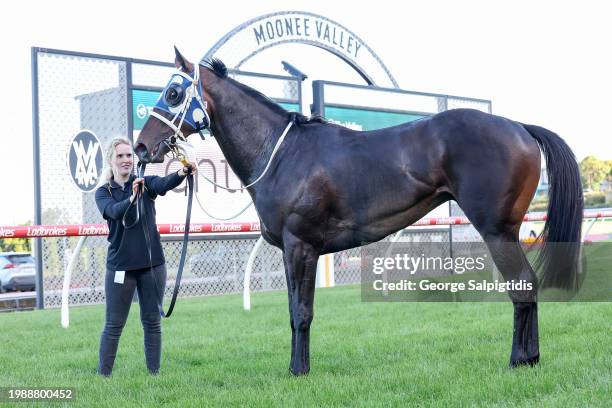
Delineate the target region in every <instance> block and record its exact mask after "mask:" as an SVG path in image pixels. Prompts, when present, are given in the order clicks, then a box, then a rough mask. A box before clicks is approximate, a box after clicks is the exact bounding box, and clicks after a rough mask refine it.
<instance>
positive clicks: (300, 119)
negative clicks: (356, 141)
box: [200, 58, 328, 126]
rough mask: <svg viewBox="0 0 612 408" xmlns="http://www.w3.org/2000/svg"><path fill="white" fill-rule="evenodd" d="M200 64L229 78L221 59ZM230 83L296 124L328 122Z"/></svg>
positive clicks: (253, 90)
mask: <svg viewBox="0 0 612 408" xmlns="http://www.w3.org/2000/svg"><path fill="white" fill-rule="evenodd" d="M200 65H202V66H203V67H206V68H208V69H210V70H211V71H213V72H214V73H215V74H216V75H217V76H218V77H219V78H229V77H228V69H227V67H226V66H225V64H224V63H223V61H221V60H220V59H218V58H210V59H208V58H207V59H202V60H201V61H200ZM230 79H231V78H230ZM232 83H233V84H235V85H236V86H238V87H239V88H240V89H241V90H242V91H243V92H244V93H246V94H247V95H250V96H252V97H254V98H255V99H258V100H260V101H261V102H262V103H264V104H266V105H268V106H269V107H270V108H271V109H272V110H274V111H275V112H276V113H278V114H281V115H289V119H290V120H291V121H292V122H293V124H294V125H296V126H302V125H308V124H311V123H328V122H327V120H325V119H324V118H323V117H321V116H311V117H306V116H304V115H302V114H301V113H298V112H288V111H286V110H285V109H283V107H282V106H280V105H279V104H278V103H276V102H274V101H273V100H272V99H270V98H269V97H268V96H266V95H264V94H263V93H261V92H259V91H258V90H256V89H253V88H251V87H250V86H247V85H245V84H243V83H240V82H238V81H236V80H232Z"/></svg>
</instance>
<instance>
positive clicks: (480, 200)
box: [135, 50, 583, 375]
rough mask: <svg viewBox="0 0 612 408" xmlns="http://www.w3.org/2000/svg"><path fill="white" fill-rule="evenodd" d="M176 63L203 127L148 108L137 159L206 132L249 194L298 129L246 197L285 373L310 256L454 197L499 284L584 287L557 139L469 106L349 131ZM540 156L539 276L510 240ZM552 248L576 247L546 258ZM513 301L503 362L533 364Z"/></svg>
mask: <svg viewBox="0 0 612 408" xmlns="http://www.w3.org/2000/svg"><path fill="white" fill-rule="evenodd" d="M175 62H176V67H177V68H178V69H179V70H180V71H181V72H182V73H189V75H188V76H186V77H189V78H191V77H193V78H197V80H195V79H194V84H195V83H196V82H197V86H195V85H194V87H193V89H196V88H199V87H201V88H200V89H201V90H202V93H203V94H202V99H203V102H204V109H205V110H206V113H207V117H206V121H204V119H203V116H204V115H202V113H201V112H200V113H199V114H198V115H194V118H195V119H194V120H196V121H197V119H201V120H202V121H201V122H197V125H194V124H193V121H191V122H190V121H189V120H185V121H181V122H180V125H179V126H174V128H173V127H172V126H169V125H168V123H170V122H172V121H173V119H176V116H175V117H174V118H173V114H172V112H174V111H172V112H169V111H164V110H162V109H154V111H155V112H156V113H157V117H155V118H154V117H151V118H149V120H148V121H147V123H146V124H145V126H144V128H143V129H142V131H141V133H140V136H139V137H138V140H137V141H136V147H135V151H136V153H137V154H138V156H139V158H140V160H141V161H143V162H161V161H163V158H164V154H165V153H167V152H168V151H169V149H170V148H172V144H171V143H170V142H171V141H172V138H173V137H175V136H176V134H177V132H176V131H177V130H180V131H181V132H183V133H185V134H191V133H193V132H194V131H196V130H199V129H196V127H198V128H199V127H200V125H201V126H206V127H208V125H209V127H210V131H211V134H212V135H214V136H215V137H216V139H217V142H218V143H219V146H220V147H221V150H222V151H223V153H224V155H225V157H226V159H227V161H228V162H229V164H230V166H231V167H232V169H233V170H234V172H235V173H236V175H237V176H238V177H239V178H240V180H241V181H242V183H243V184H244V185H248V184H250V183H251V182H253V181H254V180H256V179H257V178H258V176H260V175H261V173H262V172H263V171H264V169H265V168H266V165H267V163H268V161H269V159H270V156H271V153H272V151H273V149H274V147H275V144H276V142H277V140H278V139H279V137H280V136H281V133H283V129H285V128H286V126H287V124H288V123H289V122H293V125H292V127H291V129H290V131H289V132H288V134H287V137H286V139H285V140H284V142H283V144H282V145H281V146H280V148H279V150H278V153H277V155H276V156H275V157H274V159H273V161H272V162H271V165H270V167H269V169H268V172H267V174H266V175H265V177H263V178H262V179H261V181H260V182H258V183H256V184H255V185H254V186H251V187H249V188H248V191H249V194H250V195H251V197H252V199H253V202H254V204H255V206H256V208H257V212H258V214H259V216H260V221H261V228H262V235H263V237H264V238H265V239H266V241H267V242H269V243H270V244H272V245H275V246H277V247H279V248H280V249H282V251H283V259H284V264H285V273H286V278H287V288H288V292H289V317H290V322H291V330H292V338H291V362H290V370H291V372H292V373H293V374H296V375H299V374H305V373H308V371H309V369H310V363H309V354H310V353H309V336H310V324H311V322H312V319H313V301H314V290H315V274H316V265H317V259H318V257H319V256H320V255H322V254H325V253H329V252H336V251H341V250H344V249H348V248H353V247H356V246H360V245H364V244H367V243H371V242H374V241H377V240H380V239H382V238H383V237H386V236H387V235H389V234H392V233H394V232H396V231H398V230H400V229H403V228H405V227H406V226H409V225H410V224H412V223H414V222H415V221H417V220H418V219H420V218H421V217H423V216H424V215H425V214H427V213H428V212H429V211H430V210H432V209H433V208H435V207H436V206H438V205H439V204H441V203H443V202H445V201H448V200H451V199H452V200H456V201H457V203H458V204H459V205H460V206H461V208H462V209H463V211H464V212H465V214H466V216H467V217H468V218H469V219H470V220H471V222H472V223H473V225H474V227H475V228H476V229H477V230H478V231H479V233H480V234H481V235H482V237H483V239H484V241H485V242H486V244H487V245H488V247H489V250H490V252H491V254H492V256H493V258H494V261H495V263H496V265H497V267H498V269H499V270H500V272H501V273H502V275H503V277H504V279H505V280H506V281H510V280H518V279H521V280H526V281H528V282H531V283H533V284H534V285H537V284H538V283H539V285H540V287H560V288H563V289H575V288H576V286H577V285H578V283H577V282H578V279H577V268H578V257H579V242H580V229H581V224H582V210H583V200H582V187H581V183H580V176H579V172H578V165H577V163H576V161H575V159H574V155H573V153H572V152H571V150H570V149H569V147H568V146H567V144H566V143H565V142H564V141H563V140H562V139H561V138H560V137H559V136H557V135H556V134H554V133H552V132H550V131H548V130H546V129H544V128H541V127H538V126H532V125H525V124H521V123H518V122H514V121H511V120H508V119H505V118H502V117H498V116H493V115H490V114H486V113H482V112H479V111H475V110H468V109H456V110H450V111H445V112H442V113H439V114H437V115H434V116H432V117H429V118H426V119H422V120H419V121H415V122H411V123H406V124H403V125H399V126H394V127H391V128H386V129H381V130H376V131H368V132H357V131H353V130H349V129H347V128H344V127H341V126H337V125H334V124H330V123H326V122H324V121H322V120H317V119H306V118H305V117H304V116H302V115H299V114H296V113H289V112H287V111H285V110H284V109H282V108H281V107H279V106H278V105H277V104H275V103H274V102H272V101H271V100H270V99H268V98H267V97H265V96H264V95H262V94H261V93H259V92H257V91H255V90H253V89H251V88H249V87H248V86H245V85H243V84H241V83H239V82H237V81H235V80H233V79H231V78H229V77H228V76H227V70H226V68H225V66H224V65H223V63H221V62H220V61H218V60H212V61H207V62H202V63H200V64H198V65H197V66H194V64H192V63H190V62H189V61H187V60H186V59H185V58H184V57H183V56H182V55H181V54H180V53H179V52H178V50H176V61H175ZM195 70H197V75H196V71H195ZM180 82H181V81H180V79H179V80H175V81H174V84H175V85H172V81H171V83H170V84H169V86H170V85H172V86H173V87H174V88H172V87H170V88H167V89H166V90H165V91H164V93H162V96H161V97H160V100H164V98H166V100H167V103H168V104H174V105H175V106H176V105H177V104H180V100H181V99H180V98H181V91H180V89H179V90H177V89H175V88H176V84H177V83H180ZM177 93H178V96H177ZM177 98H178V99H177ZM177 101H178V102H177ZM179 106H180V105H179ZM186 110H187V109H185V111H186ZM160 115H161V116H162V117H163V118H165V119H166V120H164V119H163V118H162V119H159V118H158V116H160ZM196 116H197V117H196ZM188 119H189V118H188ZM208 121H209V123H208ZM204 122H206V123H204ZM169 141H170V142H169ZM540 149H541V150H542V152H543V153H544V156H545V158H546V161H547V169H548V177H549V185H550V190H549V196H550V204H549V208H548V219H547V221H546V225H545V228H544V233H543V234H544V238H546V242H547V244H545V247H544V249H543V251H542V252H541V261H542V262H541V275H540V278H539V279H538V278H536V274H535V273H534V269H532V267H531V266H530V264H529V262H528V261H527V259H526V257H525V254H524V253H523V250H522V249H521V246H520V244H519V240H518V231H519V227H520V225H521V222H522V220H523V216H524V215H525V213H526V211H527V208H528V206H529V203H530V201H531V200H532V198H533V196H534V193H535V190H536V187H537V185H538V180H539V176H540ZM551 243H553V245H550V244H551ZM554 243H570V247H569V249H568V247H566V248H565V249H564V250H563V251H554ZM536 269H538V268H536ZM510 297H511V299H512V301H513V306H514V335H513V340H512V352H511V356H510V365H511V366H513V367H514V366H518V365H524V364H528V365H534V364H537V363H538V361H539V345H538V318H537V302H536V300H537V299H536V297H535V295H533V294H529V295H525V294H524V292H520V293H519V292H510Z"/></svg>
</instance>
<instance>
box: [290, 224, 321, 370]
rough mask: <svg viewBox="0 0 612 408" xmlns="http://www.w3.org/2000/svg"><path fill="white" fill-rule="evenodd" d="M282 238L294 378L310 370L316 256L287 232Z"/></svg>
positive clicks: (308, 247) (307, 246) (313, 251)
mask: <svg viewBox="0 0 612 408" xmlns="http://www.w3.org/2000/svg"><path fill="white" fill-rule="evenodd" d="M284 235H285V236H284V237H283V247H284V249H283V259H284V263H285V274H286V277H287V290H288V291H289V315H290V322H291V331H292V339H291V362H290V363H289V370H290V371H291V373H292V374H294V375H302V374H308V372H309V371H310V324H311V323H312V319H313V305H314V291H315V278H316V273H317V260H318V258H319V256H318V254H317V252H316V251H315V249H314V248H313V247H312V245H310V244H308V243H306V242H304V241H301V240H299V239H298V238H297V237H295V236H293V235H292V234H290V233H287V234H284Z"/></svg>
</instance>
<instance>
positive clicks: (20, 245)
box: [0, 221, 32, 252]
mask: <svg viewBox="0 0 612 408" xmlns="http://www.w3.org/2000/svg"><path fill="white" fill-rule="evenodd" d="M31 224H32V223H31V222H30V221H28V222H26V223H24V224H21V225H31ZM0 252H32V245H31V244H30V238H2V239H0Z"/></svg>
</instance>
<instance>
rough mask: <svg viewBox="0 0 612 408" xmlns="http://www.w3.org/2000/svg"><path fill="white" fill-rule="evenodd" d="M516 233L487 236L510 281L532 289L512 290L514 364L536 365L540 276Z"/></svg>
mask: <svg viewBox="0 0 612 408" xmlns="http://www.w3.org/2000/svg"><path fill="white" fill-rule="evenodd" d="M517 235H518V234H516V233H514V232H510V233H508V232H502V233H488V234H485V236H484V239H485V242H486V243H487V246H488V247H489V250H490V252H491V256H492V257H493V261H494V262H495V264H496V265H497V268H498V269H499V271H500V272H501V274H502V276H503V277H504V279H505V281H506V282H510V281H514V282H518V281H523V282H524V283H525V284H526V285H530V287H531V290H520V291H509V295H510V299H511V300H512V304H513V306H514V331H513V336H512V352H511V354H510V367H518V366H521V365H530V366H533V365H535V364H537V363H538V362H539V361H540V351H539V339H538V304H537V299H536V291H537V279H536V275H535V273H534V271H533V268H532V267H531V265H530V264H529V261H528V260H527V257H526V256H525V253H524V252H523V249H522V248H521V246H520V243H519V241H518V236H517Z"/></svg>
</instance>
